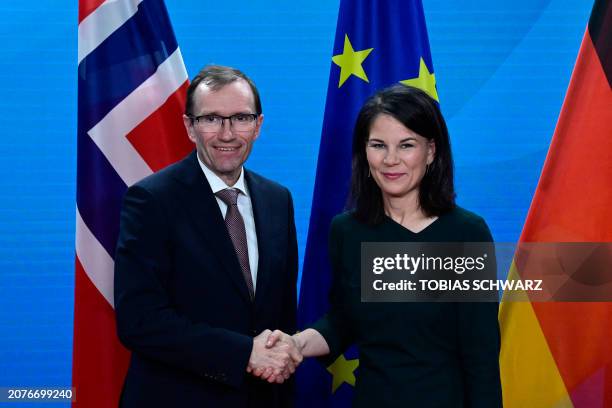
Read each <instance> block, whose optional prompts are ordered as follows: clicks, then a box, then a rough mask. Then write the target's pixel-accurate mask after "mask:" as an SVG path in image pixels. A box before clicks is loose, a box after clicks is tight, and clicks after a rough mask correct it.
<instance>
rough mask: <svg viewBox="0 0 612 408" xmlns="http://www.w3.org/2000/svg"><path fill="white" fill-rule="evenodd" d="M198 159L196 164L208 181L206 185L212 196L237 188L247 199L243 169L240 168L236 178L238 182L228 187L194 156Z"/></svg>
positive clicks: (247, 193)
mask: <svg viewBox="0 0 612 408" xmlns="http://www.w3.org/2000/svg"><path fill="white" fill-rule="evenodd" d="M196 157H197V158H198V163H199V164H200V167H201V168H202V171H203V172H204V176H206V180H208V184H210V188H211V189H212V192H213V194H216V193H218V192H219V191H221V190H225V189H226V188H237V189H238V190H240V192H241V193H242V194H244V195H245V196H247V197H248V195H249V192H248V190H247V189H246V183H245V182H244V167H241V168H240V176H239V177H238V181H236V184H234V185H233V186H228V185H227V184H225V181H223V180H221V178H220V177H219V176H217V175H216V174H215V173H214V172H213V171H212V170H211V169H209V168H208V167H207V166H206V165H205V164H204V163H203V162H202V160H200V156H199V155H197V154H196Z"/></svg>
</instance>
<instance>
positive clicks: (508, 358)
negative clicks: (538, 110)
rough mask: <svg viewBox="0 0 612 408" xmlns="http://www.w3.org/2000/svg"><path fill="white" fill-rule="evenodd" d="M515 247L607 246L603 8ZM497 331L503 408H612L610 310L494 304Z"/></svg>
mask: <svg viewBox="0 0 612 408" xmlns="http://www.w3.org/2000/svg"><path fill="white" fill-rule="evenodd" d="M521 242H612V1H610V0H597V1H596V2H595V5H594V6H593V10H592V13H591V17H590V19H589V24H588V28H587V30H586V32H585V34H584V38H583V41H582V44H581V47H580V51H579V54H578V58H577V60H576V65H575V67H574V72H573V74H572V78H571V81H570V85H569V88H568V90H567V94H566V97H565V101H564V103H563V107H562V109H561V114H560V116H559V120H558V123H557V127H556V129H555V133H554V136H553V139H552V143H551V146H550V149H549V152H548V155H547V157H546V161H545V164H544V168H543V170H542V174H541V177H540V181H539V183H538V187H537V189H536V193H535V195H534V198H533V201H532V203H531V207H530V209H529V213H528V216H527V220H526V222H525V226H524V228H523V232H522V235H521ZM608 266H610V269H612V265H608ZM608 273H610V274H612V272H610V271H608ZM500 324H501V327H502V352H501V369H502V384H503V393H504V406H505V407H508V408H525V407H528V408H545V407H574V408H587V407H588V408H600V407H612V303H603V302H602V303H596V302H573V303H572V302H548V303H536V302H533V303H530V302H520V303H519V302H516V303H510V302H508V303H505V302H502V305H501V309H500Z"/></svg>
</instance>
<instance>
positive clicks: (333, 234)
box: [311, 217, 353, 365]
mask: <svg viewBox="0 0 612 408" xmlns="http://www.w3.org/2000/svg"><path fill="white" fill-rule="evenodd" d="M341 224H342V223H341V220H340V219H339V218H338V217H336V218H334V219H333V220H332V224H331V228H330V233H329V243H328V244H329V260H330V264H331V274H332V282H331V288H330V291H329V310H328V311H327V313H326V314H325V315H324V316H323V317H322V318H321V319H319V320H318V321H316V322H315V323H314V324H313V325H312V326H311V327H312V328H313V329H315V330H316V331H318V332H319V333H320V334H321V335H322V336H323V338H325V341H326V342H327V345H328V346H329V351H330V352H329V354H328V355H327V356H324V357H322V358H320V361H321V362H322V363H323V364H325V365H329V364H331V363H333V362H334V361H335V360H336V358H338V356H340V354H342V353H343V352H344V351H345V350H346V349H347V348H348V347H349V346H350V345H351V344H352V343H353V335H352V331H351V326H350V319H349V314H348V312H347V305H348V303H347V301H346V296H347V293H346V288H344V285H343V283H342V282H343V270H344V268H343V262H342V246H343V241H344V240H343V237H344V234H346V232H345V231H343V230H342V225H341Z"/></svg>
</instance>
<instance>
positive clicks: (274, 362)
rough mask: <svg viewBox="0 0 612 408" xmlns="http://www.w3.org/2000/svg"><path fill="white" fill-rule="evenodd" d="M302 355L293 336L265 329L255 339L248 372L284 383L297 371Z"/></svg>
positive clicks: (264, 378)
mask: <svg viewBox="0 0 612 408" xmlns="http://www.w3.org/2000/svg"><path fill="white" fill-rule="evenodd" d="M301 362H302V355H301V353H300V352H299V351H298V349H297V345H296V344H295V342H294V341H293V339H292V338H291V336H289V335H287V334H285V333H283V332H281V331H280V330H276V331H274V333H273V332H271V331H270V330H264V331H263V332H261V334H259V335H258V336H257V337H255V338H254V339H253V350H252V351H251V357H250V358H249V364H248V366H247V372H249V373H252V374H253V375H255V376H257V377H260V378H261V379H263V380H266V381H268V382H270V383H274V382H275V383H278V384H280V383H282V382H283V381H285V380H287V379H288V378H289V377H290V376H291V374H293V373H294V372H295V368H296V367H297V366H298V365H299V364H300V363H301Z"/></svg>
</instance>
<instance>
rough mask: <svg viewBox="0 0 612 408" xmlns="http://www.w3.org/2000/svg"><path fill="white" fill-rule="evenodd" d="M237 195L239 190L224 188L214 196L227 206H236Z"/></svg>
mask: <svg viewBox="0 0 612 408" xmlns="http://www.w3.org/2000/svg"><path fill="white" fill-rule="evenodd" d="M238 194H240V190H238V189H237V188H226V189H224V190H221V191H218V192H217V193H216V196H217V197H219V198H220V199H221V201H223V202H224V203H225V205H227V206H232V205H237V203H238Z"/></svg>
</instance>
